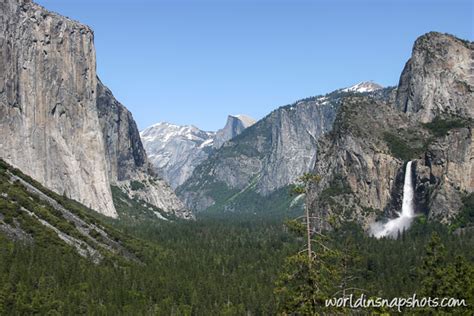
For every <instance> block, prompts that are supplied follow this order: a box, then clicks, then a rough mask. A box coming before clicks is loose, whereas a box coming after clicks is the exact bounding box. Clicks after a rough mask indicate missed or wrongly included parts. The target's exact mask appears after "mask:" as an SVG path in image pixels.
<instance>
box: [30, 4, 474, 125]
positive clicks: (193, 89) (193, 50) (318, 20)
mask: <svg viewBox="0 0 474 316" xmlns="http://www.w3.org/2000/svg"><path fill="white" fill-rule="evenodd" d="M37 2H38V3H40V4H41V5H43V6H45V7H46V8H48V9H49V10H52V11H56V12H58V13H60V14H62V15H66V16H69V17H71V18H73V19H75V20H79V21H81V22H82V23H84V24H88V25H89V26H91V27H92V28H93V29H94V31H95V43H96V49H97V68H98V74H99V76H100V78H101V80H102V81H103V82H104V83H105V84H106V85H107V86H108V87H109V88H110V89H111V90H112V91H113V93H114V95H115V96H116V97H117V99H118V100H119V101H121V102H122V103H123V104H124V105H125V106H126V107H127V108H128V109H130V111H131V112H132V113H133V115H134V117H135V119H136V121H137V123H138V126H139V128H140V129H143V128H145V127H147V126H149V125H151V124H153V123H156V122H160V121H167V122H171V123H175V124H193V125H195V126H197V127H199V128H202V129H205V130H216V129H218V128H221V127H222V126H223V125H224V124H225V120H226V117H227V114H248V115H250V116H253V117H254V118H256V119H260V118H262V117H263V116H265V115H266V114H268V113H269V112H270V111H271V110H273V109H275V108H277V107H279V106H281V105H285V104H288V103H292V102H294V101H296V100H297V99H301V98H305V97H308V96H313V95H318V94H324V93H326V92H330V91H332V90H335V89H338V88H341V87H345V86H349V85H352V84H355V83H357V82H360V81H365V80H373V81H375V82H378V83H380V84H382V85H396V84H397V83H398V79H399V75H400V72H401V70H402V69H403V66H404V64H405V62H406V60H407V59H408V58H409V56H410V53H411V48H412V45H413V42H414V40H415V39H416V38H417V37H418V36H419V35H421V34H423V33H426V32H428V31H439V32H447V33H451V34H454V35H456V36H458V37H461V38H464V39H469V40H472V39H473V15H474V13H473V4H472V1H464V0H462V1H461V0H445V1H440V0H397V1H395V0H393V1H392V0H360V1H357V0H353V1H338V0H332V1H329V0H327V1H302V0H301V1H300V0H240V1H238V0H220V1H217V0H202V1H201V0H167V1H159V0H158V1H156V0H155V1H153V0H133V1H132V0H67V1H66V0H37Z"/></svg>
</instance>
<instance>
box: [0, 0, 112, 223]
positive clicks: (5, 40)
mask: <svg viewBox="0 0 474 316" xmlns="http://www.w3.org/2000/svg"><path fill="white" fill-rule="evenodd" d="M0 8H1V10H0V19H1V24H0V27H1V28H2V30H1V32H0V42H1V45H0V53H1V54H0V77H1V78H0V133H1V135H2V138H1V139H0V156H2V157H4V158H5V159H6V160H7V161H8V162H10V163H11V164H13V165H15V166H16V167H18V168H19V169H21V170H22V171H23V172H25V173H27V174H29V175H31V176H32V177H34V178H35V179H37V180H38V181H40V182H41V183H42V184H44V185H45V186H47V187H48V188H51V189H53V190H54V191H56V192H58V193H66V194H67V195H68V196H70V197H72V198H74V199H76V200H78V201H80V202H81V203H83V204H85V205H86V206H90V207H92V208H94V209H96V210H97V211H99V212H101V213H103V214H105V215H108V216H113V217H115V216H117V213H116V211H115V208H114V205H113V202H112V196H111V191H110V187H109V181H108V177H107V172H106V170H107V168H106V160H105V155H104V143H103V139H102V135H101V133H100V128H99V120H98V116H97V109H96V97H95V94H96V89H97V80H96V73H95V69H96V68H95V63H96V60H95V49H94V43H93V38H94V36H93V33H92V31H91V30H90V29H89V28H88V27H86V26H84V25H81V24H79V23H77V22H74V21H71V20H68V19H66V18H64V17H61V16H59V15H56V14H53V13H50V12H48V11H46V10H45V9H43V8H42V7H40V6H38V5H36V4H34V3H32V2H31V1H26V0H21V1H18V0H6V1H2V2H1V3H0Z"/></svg>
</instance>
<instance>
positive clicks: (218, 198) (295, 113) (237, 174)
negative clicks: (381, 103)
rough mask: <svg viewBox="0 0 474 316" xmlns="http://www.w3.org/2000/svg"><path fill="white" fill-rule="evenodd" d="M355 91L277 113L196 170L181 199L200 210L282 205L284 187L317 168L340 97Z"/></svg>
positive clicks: (181, 191) (340, 92)
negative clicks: (321, 140)
mask: <svg viewBox="0 0 474 316" xmlns="http://www.w3.org/2000/svg"><path fill="white" fill-rule="evenodd" d="M355 92H358V91H355ZM353 93H354V92H345V91H343V90H342V89H341V90H337V91H335V92H333V93H330V94H328V95H325V96H318V97H313V98H308V99H305V100H301V101H298V102H296V103H294V104H292V105H288V106H284V107H281V108H279V109H277V110H275V111H273V112H272V113H271V114H269V115H268V116H266V117H265V118H263V119H262V120H260V121H258V122H257V123H255V124H254V125H252V126H251V127H249V128H247V129H246V130H244V131H243V132H242V134H240V135H239V136H237V137H235V138H233V139H231V140H230V141H228V142H226V143H225V144H224V145H223V146H222V147H221V148H220V149H218V150H216V151H215V152H213V153H212V154H211V155H210V156H209V158H208V159H206V160H205V161H203V162H202V163H201V164H200V165H199V166H197V167H196V169H195V170H194V172H193V174H192V176H191V177H190V178H189V179H188V180H187V181H186V182H185V183H184V184H183V185H181V186H180V187H179V188H178V189H177V193H178V196H180V197H181V198H182V199H183V200H184V201H185V202H186V204H187V206H188V207H190V208H191V209H193V210H197V211H202V210H205V209H208V208H210V207H212V208H218V209H224V210H230V211H257V208H260V207H270V206H262V205H260V204H259V203H256V202H261V201H262V200H278V201H279V204H281V205H283V204H282V203H280V202H282V200H281V199H280V198H281V196H284V199H289V197H288V192H287V191H286V190H285V188H286V187H287V186H288V185H289V184H291V183H292V182H293V181H294V180H295V179H296V178H297V177H299V176H301V175H302V174H303V173H305V172H308V171H310V170H311V169H312V166H314V162H315V160H314V159H315V155H316V142H317V140H318V139H319V137H321V135H323V134H324V133H326V132H328V131H330V130H331V128H332V124H333V121H334V119H335V116H336V111H337V108H338V107H339V102H340V99H341V97H342V96H343V95H347V94H353ZM280 190H283V191H281V192H280ZM276 192H279V193H278V194H277V193H276ZM274 194H277V195H278V196H279V197H278V198H277V197H276V196H274ZM250 201H251V202H252V203H250ZM259 210H260V209H259Z"/></svg>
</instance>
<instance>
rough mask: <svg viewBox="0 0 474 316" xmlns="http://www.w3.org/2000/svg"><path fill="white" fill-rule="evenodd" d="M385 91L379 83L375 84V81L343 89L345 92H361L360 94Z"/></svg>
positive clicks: (363, 82)
mask: <svg viewBox="0 0 474 316" xmlns="http://www.w3.org/2000/svg"><path fill="white" fill-rule="evenodd" d="M380 89H383V86H381V85H379V84H378V83H375V82H373V81H362V82H359V83H358V84H355V85H353V86H351V87H348V88H345V89H342V91H344V92H359V93H364V92H372V91H377V90H380Z"/></svg>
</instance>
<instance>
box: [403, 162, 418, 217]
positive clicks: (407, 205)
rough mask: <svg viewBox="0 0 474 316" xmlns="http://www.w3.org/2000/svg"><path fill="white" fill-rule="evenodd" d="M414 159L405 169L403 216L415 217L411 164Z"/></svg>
mask: <svg viewBox="0 0 474 316" xmlns="http://www.w3.org/2000/svg"><path fill="white" fill-rule="evenodd" d="M412 162H413V161H409V162H408V163H407V168H406V170H405V182H404V183H403V203H402V214H401V216H405V217H409V218H413V217H414V216H415V207H414V203H413V197H414V195H415V194H414V190H413V176H412V169H411V164H412Z"/></svg>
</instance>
